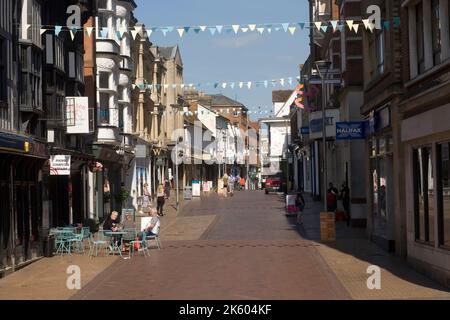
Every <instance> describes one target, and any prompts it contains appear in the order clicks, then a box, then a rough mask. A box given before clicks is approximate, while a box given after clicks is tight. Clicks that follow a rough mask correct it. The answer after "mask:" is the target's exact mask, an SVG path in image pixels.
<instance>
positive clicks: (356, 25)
mask: <svg viewBox="0 0 450 320" xmlns="http://www.w3.org/2000/svg"><path fill="white" fill-rule="evenodd" d="M358 29H359V23H355V24H354V25H353V30H355V33H358Z"/></svg>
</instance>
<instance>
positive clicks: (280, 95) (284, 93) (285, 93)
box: [272, 90, 292, 103]
mask: <svg viewBox="0 0 450 320" xmlns="http://www.w3.org/2000/svg"><path fill="white" fill-rule="evenodd" d="M291 95H292V90H276V91H272V102H273V103H279V102H282V103H285V102H286V101H288V100H289V98H290V97H291Z"/></svg>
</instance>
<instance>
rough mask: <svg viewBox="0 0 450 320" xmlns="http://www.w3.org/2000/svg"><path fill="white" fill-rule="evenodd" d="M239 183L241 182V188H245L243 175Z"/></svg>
mask: <svg viewBox="0 0 450 320" xmlns="http://www.w3.org/2000/svg"><path fill="white" fill-rule="evenodd" d="M239 183H240V184H241V190H245V179H244V178H243V177H242V178H241V180H240V182H239Z"/></svg>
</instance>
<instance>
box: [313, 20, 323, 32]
mask: <svg viewBox="0 0 450 320" xmlns="http://www.w3.org/2000/svg"><path fill="white" fill-rule="evenodd" d="M314 24H315V25H316V28H317V30H319V31H320V28H321V27H322V22H320V21H319V22H314Z"/></svg>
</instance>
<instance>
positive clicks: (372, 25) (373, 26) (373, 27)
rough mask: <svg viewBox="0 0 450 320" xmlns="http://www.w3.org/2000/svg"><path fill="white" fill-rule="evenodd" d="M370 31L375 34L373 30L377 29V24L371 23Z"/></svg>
mask: <svg viewBox="0 0 450 320" xmlns="http://www.w3.org/2000/svg"><path fill="white" fill-rule="evenodd" d="M369 29H370V32H373V30H374V29H375V23H369Z"/></svg>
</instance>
